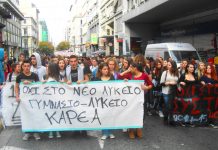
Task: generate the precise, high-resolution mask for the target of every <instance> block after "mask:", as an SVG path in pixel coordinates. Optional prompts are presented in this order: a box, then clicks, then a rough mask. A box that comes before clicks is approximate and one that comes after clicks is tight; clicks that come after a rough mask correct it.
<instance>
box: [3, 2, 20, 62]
mask: <svg viewBox="0 0 218 150" xmlns="http://www.w3.org/2000/svg"><path fill="white" fill-rule="evenodd" d="M0 3H2V6H3V8H4V9H5V10H7V11H8V12H10V16H11V17H10V18H7V19H5V27H4V28H2V29H1V32H2V41H3V43H4V45H3V47H4V49H5V51H7V52H8V54H9V57H10V58H13V57H17V56H18V55H19V53H20V52H21V20H22V19H23V14H22V13H21V12H20V11H19V9H18V6H19V3H17V1H4V2H1V1H0ZM6 3H7V5H10V7H7V5H4V4H6Z"/></svg>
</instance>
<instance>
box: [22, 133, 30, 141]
mask: <svg viewBox="0 0 218 150" xmlns="http://www.w3.org/2000/svg"><path fill="white" fill-rule="evenodd" d="M29 137H30V134H29V133H25V134H24V136H23V140H24V141H28V140H29Z"/></svg>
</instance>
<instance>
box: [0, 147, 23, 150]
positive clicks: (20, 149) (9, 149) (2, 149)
mask: <svg viewBox="0 0 218 150" xmlns="http://www.w3.org/2000/svg"><path fill="white" fill-rule="evenodd" d="M0 150H27V149H24V148H19V147H13V146H4V147H2V148H1V149H0Z"/></svg>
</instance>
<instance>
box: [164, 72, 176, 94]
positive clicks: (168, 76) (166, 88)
mask: <svg viewBox="0 0 218 150" xmlns="http://www.w3.org/2000/svg"><path fill="white" fill-rule="evenodd" d="M166 73H167V71H164V72H163V73H162V75H161V79H160V83H165V82H169V81H174V82H178V79H179V78H178V77H177V76H173V75H171V74H170V72H168V73H167V74H166ZM165 78H166V81H165ZM169 89H170V88H169V86H162V93H163V94H169Z"/></svg>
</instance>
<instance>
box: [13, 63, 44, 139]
mask: <svg viewBox="0 0 218 150" xmlns="http://www.w3.org/2000/svg"><path fill="white" fill-rule="evenodd" d="M38 81H39V77H38V75H37V74H35V73H33V72H31V71H30V62H29V60H24V61H23V64H22V73H21V74H19V75H18V76H17V78H16V84H15V94H16V101H17V102H20V100H21V99H20V93H19V84H20V83H21V82H23V84H30V83H32V82H38ZM30 136H31V134H30V133H28V132H25V133H24V136H23V140H24V141H27V140H29V138H30ZM33 136H34V138H35V140H40V136H39V133H33Z"/></svg>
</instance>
